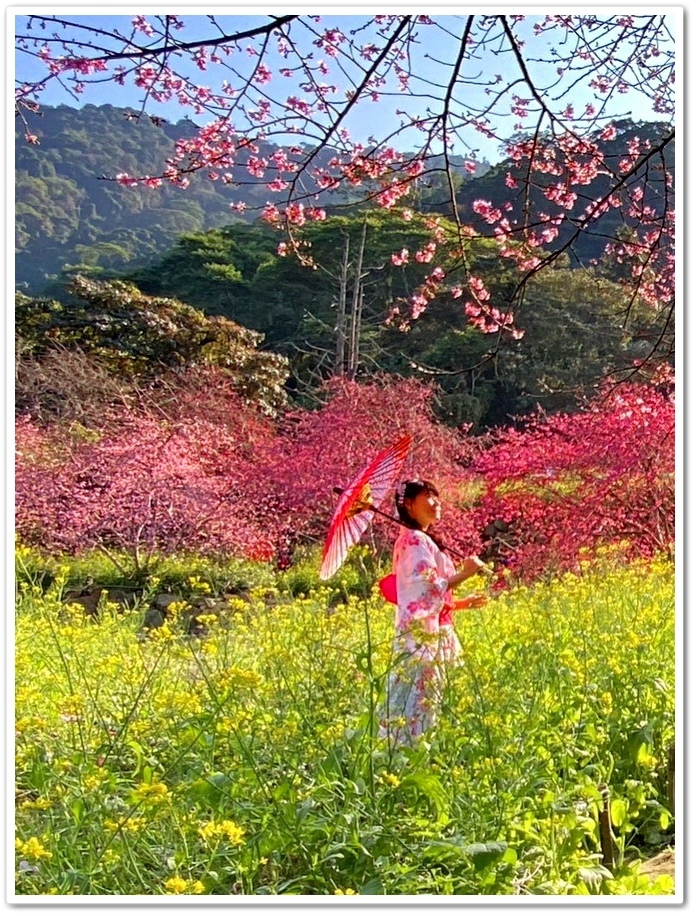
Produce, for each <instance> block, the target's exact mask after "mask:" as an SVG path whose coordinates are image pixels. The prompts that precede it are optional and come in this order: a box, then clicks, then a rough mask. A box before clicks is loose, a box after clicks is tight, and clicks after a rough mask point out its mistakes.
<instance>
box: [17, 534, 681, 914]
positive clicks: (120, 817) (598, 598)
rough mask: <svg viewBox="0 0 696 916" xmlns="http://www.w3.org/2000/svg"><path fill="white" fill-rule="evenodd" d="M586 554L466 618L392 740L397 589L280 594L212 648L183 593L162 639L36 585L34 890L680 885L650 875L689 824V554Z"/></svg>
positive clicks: (28, 854)
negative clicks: (680, 778)
mask: <svg viewBox="0 0 696 916" xmlns="http://www.w3.org/2000/svg"><path fill="white" fill-rule="evenodd" d="M585 565H586V568H585V569H584V570H583V571H582V572H581V573H579V574H577V575H575V574H573V575H571V574H566V575H565V576H563V577H562V578H559V579H556V580H552V581H549V582H546V583H539V584H538V585H535V586H533V587H522V586H519V587H512V588H511V589H509V590H507V591H504V592H502V593H500V594H497V595H491V597H490V600H489V603H488V605H487V606H486V607H485V608H483V609H481V610H475V611H470V612H464V613H462V614H460V615H459V616H458V618H457V622H456V625H457V630H458V633H459V637H460V639H461V642H462V645H463V648H464V663H463V664H462V665H461V666H459V667H457V668H454V669H452V670H451V672H450V680H449V683H448V685H447V689H446V693H445V698H444V704H443V710H442V716H441V718H440V721H439V723H438V725H437V727H436V728H435V729H433V730H432V732H430V733H428V734H427V735H426V736H425V737H424V738H422V739H420V740H419V741H418V742H417V743H416V744H414V745H413V746H412V747H405V748H404V747H399V748H395V747H390V746H389V745H388V744H387V743H386V741H385V740H384V739H380V738H379V737H378V729H377V722H376V710H377V708H378V706H379V703H380V700H381V698H382V695H383V691H384V687H385V683H386V679H387V676H388V673H389V670H390V667H391V665H392V664H393V658H392V649H391V636H392V629H393V619H392V615H393V608H392V606H391V605H388V604H386V603H385V602H384V600H383V599H382V598H381V596H380V595H379V593H378V590H377V589H376V588H373V589H372V591H371V592H370V594H369V595H368V596H367V597H361V596H359V595H357V594H346V595H345V596H343V600H341V601H336V600H335V594H333V593H332V592H331V589H329V588H328V587H326V586H319V584H318V583H314V584H310V587H308V589H307V590H306V591H305V592H302V593H301V594H296V595H292V594H289V593H288V592H284V591H283V590H282V589H280V588H278V587H275V586H272V585H271V586H269V585H266V584H262V585H259V586H257V587H254V588H252V589H251V590H250V592H249V594H248V596H246V597H245V598H244V600H242V599H241V598H240V599H239V600H237V601H233V602H232V605H231V607H230V613H229V614H228V615H227V616H225V617H220V616H216V615H213V614H210V615H205V614H203V615H202V616H201V618H200V619H199V623H201V622H202V623H203V625H204V632H202V633H201V634H200V635H198V636H193V635H190V633H188V632H187V631H186V630H185V628H184V627H183V624H182V619H181V617H182V615H181V608H178V607H176V605H174V606H172V607H171V608H170V613H169V614H168V617H167V620H166V622H165V624H164V625H163V626H161V627H158V628H155V629H151V630H146V629H144V628H143V625H142V624H143V607H142V606H141V605H138V604H136V605H135V607H134V608H132V609H130V610H124V609H123V608H121V607H116V606H114V605H109V604H108V603H106V604H104V605H103V606H102V607H101V610H100V613H99V615H98V617H97V618H93V617H90V616H88V615H86V614H85V613H84V609H83V608H82V607H79V606H77V605H70V604H67V603H66V602H65V601H64V600H63V589H64V585H65V580H64V575H60V574H59V575H58V576H57V578H56V580H55V581H54V582H53V584H52V585H51V586H50V587H48V588H46V587H40V586H39V585H38V584H37V583H36V582H34V581H32V579H31V577H28V578H27V577H25V578H24V579H23V580H21V581H20V582H19V585H18V596H17V611H16V627H15V632H16V638H15V650H16V660H15V683H16V693H15V722H16V804H17V807H16V823H15V832H16V840H15V847H16V849H15V852H16V893H17V894H21V895H30V896H31V895H77V896H79V895H105V894H108V895H148V896H152V895H195V896H200V895H228V894H240V895H321V894H325V895H334V896H353V895H380V896H381V895H421V894H436V895H450V894H457V895H525V894H537V895H563V896H566V895H626V894H631V895H633V894H652V895H670V894H673V893H674V882H673V880H672V879H671V878H669V877H666V876H663V877H661V878H658V879H651V878H649V877H648V876H647V875H645V874H643V873H641V871H640V862H641V859H642V858H644V857H645V856H646V855H647V854H648V853H649V851H650V850H651V849H657V848H660V847H663V846H665V845H667V844H668V843H669V841H670V839H671V838H672V837H673V833H674V815H673V812H672V810H671V808H670V804H669V784H668V782H669V776H668V768H667V760H668V756H669V749H670V745H671V744H672V743H673V741H674V721H675V614H674V567H673V563H671V562H670V561H668V560H666V559H659V558H658V559H653V560H651V561H647V560H646V561H641V562H635V563H632V564H629V565H626V564H624V563H622V562H621V561H620V557H618V556H615V555H613V554H612V552H611V551H605V552H604V553H602V552H601V551H600V553H599V555H598V556H595V557H593V560H592V563H590V562H589V560H588V562H587V564H585ZM197 575H198V574H197ZM201 582H202V583H203V584H205V583H204V582H203V579H201ZM199 584H201V583H200V582H199ZM481 587H485V586H484V585H483V583H482V584H481ZM605 812H606V816H608V819H609V820H608V823H609V826H610V830H611V835H612V862H611V864H610V865H609V864H607V862H606V849H605V848H603V846H602V838H601V833H600V828H601V822H602V817H603V815H604V813H605Z"/></svg>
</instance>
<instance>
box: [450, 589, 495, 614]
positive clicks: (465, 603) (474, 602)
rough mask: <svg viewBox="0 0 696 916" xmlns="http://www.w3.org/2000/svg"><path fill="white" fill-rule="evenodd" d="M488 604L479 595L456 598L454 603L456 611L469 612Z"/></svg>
mask: <svg viewBox="0 0 696 916" xmlns="http://www.w3.org/2000/svg"><path fill="white" fill-rule="evenodd" d="M487 603H488V598H487V597H486V596H485V595H481V594H479V593H473V594H471V595H467V596H466V597H465V598H458V599H457V600H456V601H455V607H456V609H457V610H462V611H463V610H471V609H472V608H477V607H484V606H485V605H486V604H487Z"/></svg>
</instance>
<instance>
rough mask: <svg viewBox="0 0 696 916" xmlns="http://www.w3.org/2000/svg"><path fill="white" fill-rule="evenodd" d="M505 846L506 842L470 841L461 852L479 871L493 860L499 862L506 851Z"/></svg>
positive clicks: (506, 846)
mask: <svg viewBox="0 0 696 916" xmlns="http://www.w3.org/2000/svg"><path fill="white" fill-rule="evenodd" d="M507 848H508V844H507V843H498V842H491V843H471V844H470V845H469V846H465V847H464V849H463V852H464V853H465V854H466V855H467V856H469V858H470V859H471V860H472V861H473V863H474V868H475V869H476V871H481V870H482V869H484V868H488V866H489V865H492V864H493V863H494V862H499V861H500V860H501V859H502V858H503V856H504V855H505V853H506V852H507Z"/></svg>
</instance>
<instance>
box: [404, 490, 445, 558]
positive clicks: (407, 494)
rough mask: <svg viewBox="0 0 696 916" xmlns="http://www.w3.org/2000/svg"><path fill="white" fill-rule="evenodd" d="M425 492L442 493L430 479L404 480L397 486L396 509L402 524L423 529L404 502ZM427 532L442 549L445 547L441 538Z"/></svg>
mask: <svg viewBox="0 0 696 916" xmlns="http://www.w3.org/2000/svg"><path fill="white" fill-rule="evenodd" d="M424 492H425V493H428V494H432V495H433V496H439V495H440V493H439V492H438V489H437V487H436V486H435V484H434V483H431V482H430V481H429V480H402V481H401V483H400V484H399V485H398V486H397V488H396V511H397V512H398V513H399V518H400V519H401V522H402V524H403V525H405V526H406V527H407V528H414V529H416V530H417V531H421V530H422V529H421V526H420V525H419V524H418V522H417V521H416V520H415V519H414V518H412V517H411V513H410V512H409V511H408V509H407V508H406V506H405V504H404V503H405V501H406V500H407V499H415V498H416V496H420V494H421V493H424ZM425 534H427V535H428V537H429V538H430V539H431V541H433V542H434V543H435V544H436V546H437V547H439V548H440V550H443V549H444V544H443V543H442V541H440V539H439V538H437V537H435V536H434V535H433V534H431V532H430V531H426V532H425Z"/></svg>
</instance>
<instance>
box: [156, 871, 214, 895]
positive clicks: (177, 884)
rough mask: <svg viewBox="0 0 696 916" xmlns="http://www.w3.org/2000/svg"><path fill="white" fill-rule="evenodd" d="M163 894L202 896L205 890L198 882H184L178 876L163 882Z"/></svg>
mask: <svg viewBox="0 0 696 916" xmlns="http://www.w3.org/2000/svg"><path fill="white" fill-rule="evenodd" d="M164 888H165V890H164V892H165V894H202V893H203V891H204V890H205V888H204V887H203V884H202V883H201V882H200V881H191V880H189V881H186V880H185V879H184V878H180V877H179V876H178V875H177V876H175V877H173V878H167V880H166V881H165V882H164Z"/></svg>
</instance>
